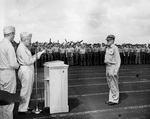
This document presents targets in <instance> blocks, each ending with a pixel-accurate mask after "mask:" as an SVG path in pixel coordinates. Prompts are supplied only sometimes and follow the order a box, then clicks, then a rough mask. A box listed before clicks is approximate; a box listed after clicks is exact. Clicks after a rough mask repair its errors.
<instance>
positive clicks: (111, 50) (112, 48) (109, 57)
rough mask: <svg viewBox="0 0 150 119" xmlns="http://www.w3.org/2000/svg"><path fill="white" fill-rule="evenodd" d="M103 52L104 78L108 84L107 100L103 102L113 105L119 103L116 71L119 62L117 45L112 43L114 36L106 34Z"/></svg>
mask: <svg viewBox="0 0 150 119" xmlns="http://www.w3.org/2000/svg"><path fill="white" fill-rule="evenodd" d="M106 40H107V48H106V53H105V60H104V62H105V63H106V79H107V82H108V86H109V100H108V101H106V102H105V103H106V104H108V105H115V104H118V103H119V86H118V78H119V77H118V71H119V68H120V64H121V59H120V54H119V50H118V47H117V46H116V45H115V44H114V41H115V36H114V35H108V36H107V38H106Z"/></svg>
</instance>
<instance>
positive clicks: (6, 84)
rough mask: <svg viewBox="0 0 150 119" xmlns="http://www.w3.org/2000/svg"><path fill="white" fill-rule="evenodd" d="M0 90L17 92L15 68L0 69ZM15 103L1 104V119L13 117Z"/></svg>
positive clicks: (11, 118)
mask: <svg viewBox="0 0 150 119" xmlns="http://www.w3.org/2000/svg"><path fill="white" fill-rule="evenodd" d="M0 90H3V91H7V92H10V93H16V73H15V70H11V69H10V70H9V69H8V70H0ZM13 109H14V103H12V104H9V105H5V106H0V119H13Z"/></svg>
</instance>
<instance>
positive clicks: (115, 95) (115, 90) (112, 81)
mask: <svg viewBox="0 0 150 119" xmlns="http://www.w3.org/2000/svg"><path fill="white" fill-rule="evenodd" d="M114 71H115V65H106V79H107V83H108V86H109V101H110V102H114V103H118V102H119V86H118V78H119V77H118V74H117V76H115V75H114Z"/></svg>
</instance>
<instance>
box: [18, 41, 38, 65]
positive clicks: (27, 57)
mask: <svg viewBox="0 0 150 119" xmlns="http://www.w3.org/2000/svg"><path fill="white" fill-rule="evenodd" d="M17 59H18V62H19V64H21V65H26V66H29V65H33V63H34V62H35V60H36V57H35V55H34V56H32V55H31V52H30V51H29V49H28V48H27V47H26V46H25V45H24V44H23V43H20V44H19V46H18V49H17Z"/></svg>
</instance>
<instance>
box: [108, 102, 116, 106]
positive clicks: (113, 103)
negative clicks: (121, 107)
mask: <svg viewBox="0 0 150 119" xmlns="http://www.w3.org/2000/svg"><path fill="white" fill-rule="evenodd" d="M117 104H118V103H115V102H109V103H108V105H109V106H111V105H117Z"/></svg>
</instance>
